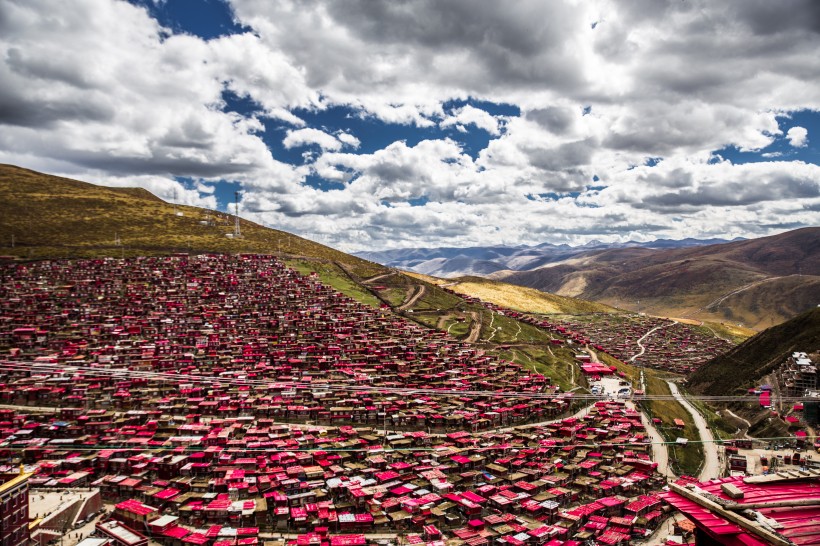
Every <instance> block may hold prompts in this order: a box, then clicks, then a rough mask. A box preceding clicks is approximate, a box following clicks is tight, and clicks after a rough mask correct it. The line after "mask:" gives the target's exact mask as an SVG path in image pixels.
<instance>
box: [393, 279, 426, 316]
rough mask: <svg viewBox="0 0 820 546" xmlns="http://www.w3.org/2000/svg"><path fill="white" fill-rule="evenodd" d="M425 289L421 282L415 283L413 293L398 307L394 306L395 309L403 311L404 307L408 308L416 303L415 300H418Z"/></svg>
mask: <svg viewBox="0 0 820 546" xmlns="http://www.w3.org/2000/svg"><path fill="white" fill-rule="evenodd" d="M426 291H427V287H426V286H424V285H423V284H419V285H416V289H415V292H414V293H413V295H412V296H410V298H409V299H408V300H407V301H405V302H404V303H403V304H401V305H400V306H399V307H396V310H397V311H404V310H406V309H410V308H411V307H413V306H414V305H416V302H417V301H419V298H421V297H422V296H423V295H424V293H425V292H426Z"/></svg>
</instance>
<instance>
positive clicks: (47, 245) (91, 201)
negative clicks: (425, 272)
mask: <svg viewBox="0 0 820 546" xmlns="http://www.w3.org/2000/svg"><path fill="white" fill-rule="evenodd" d="M234 219H235V217H234V216H232V215H229V214H225V213H222V212H216V211H211V210H207V209H202V208H197V207H189V206H184V205H176V206H174V205H173V204H171V203H166V202H165V201H163V200H162V199H160V198H158V197H156V196H155V195H153V194H151V193H150V192H148V191H146V190H144V189H141V188H111V187H106V186H98V185H95V184H89V183H87V182H80V181H78V180H71V179H68V178H61V177H58V176H51V175H48V174H42V173H38V172H35V171H31V170H28V169H22V168H20V167H15V166H12V165H0V254H4V255H11V256H17V257H20V258H26V259H28V258H31V259H38V258H66V257H98V256H135V255H151V254H168V253H169V252H191V253H203V252H205V253H207V252H224V253H235V252H263V253H281V254H289V255H296V256H309V257H313V258H321V259H325V260H329V261H334V262H339V263H342V264H344V265H345V266H346V267H347V268H349V269H351V270H353V271H355V272H356V274H358V275H359V276H362V277H367V276H371V275H375V274H378V273H380V272H382V271H384V270H385V268H384V267H383V266H380V265H377V264H374V263H372V262H368V261H366V260H363V259H361V258H357V257H355V256H351V255H349V254H345V253H343V252H339V251H338V250H334V249H332V248H329V247H326V246H324V245H320V244H318V243H314V242H312V241H308V240H307V239H303V238H301V237H297V236H296V235H293V234H290V233H285V232H283V231H279V230H275V229H269V228H266V227H263V226H260V225H259V224H256V223H254V222H251V221H249V220H244V219H241V220H240V226H241V230H242V238H240V239H233V238H230V237H228V236H227V234H229V233H230V234H232V232H233V227H234ZM12 244H13V246H12Z"/></svg>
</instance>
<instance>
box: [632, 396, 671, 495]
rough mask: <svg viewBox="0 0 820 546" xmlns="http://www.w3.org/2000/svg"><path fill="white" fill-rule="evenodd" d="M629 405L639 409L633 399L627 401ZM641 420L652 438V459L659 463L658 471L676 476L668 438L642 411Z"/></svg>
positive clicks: (669, 475) (668, 475) (665, 474)
mask: <svg viewBox="0 0 820 546" xmlns="http://www.w3.org/2000/svg"><path fill="white" fill-rule="evenodd" d="M627 406H629V407H630V408H632V409H637V408H636V407H635V404H634V403H633V402H632V401H629V402H627ZM641 421H642V422H643V426H644V428H646V432H647V433H649V436H650V438H652V460H653V461H655V462H656V463H658V472H659V473H660V474H663V475H664V476H667V477H669V478H672V479H674V478H676V477H677V476H676V475H675V473H674V472H672V469H671V468H670V467H669V448H668V447H667V445H666V440H664V438H663V436H661V433H660V432H658V429H656V428H655V425H653V424H652V421H651V420H650V419H649V418H648V417H647V416H646V414H645V413H644V412H642V411H641Z"/></svg>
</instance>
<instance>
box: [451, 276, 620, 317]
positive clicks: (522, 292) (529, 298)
mask: <svg viewBox="0 0 820 546" xmlns="http://www.w3.org/2000/svg"><path fill="white" fill-rule="evenodd" d="M452 282H454V281H445V282H444V283H442V282H441V280H440V279H439V282H438V284H447V283H452ZM449 288H450V289H451V290H453V291H455V292H458V293H459V294H465V295H468V296H474V297H477V298H480V299H481V300H483V301H487V302H490V303H494V304H496V305H500V306H502V307H507V308H509V309H514V310H516V311H521V312H524V313H537V314H547V315H555V314H571V315H577V314H585V313H618V312H619V311H618V310H617V309H614V308H612V307H609V306H608V305H603V304H600V303H594V302H589V301H584V300H577V299H574V298H568V297H564V296H556V295H555V294H549V293H547V292H541V291H540V290H535V289H534V288H526V287H523V286H516V285H514V284H507V283H504V282H499V281H492V280H488V279H481V278H478V277H462V278H460V279H457V283H456V284H453V285H452V286H449Z"/></svg>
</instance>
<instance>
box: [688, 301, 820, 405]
mask: <svg viewBox="0 0 820 546" xmlns="http://www.w3.org/2000/svg"><path fill="white" fill-rule="evenodd" d="M818 349H820V308H814V309H812V310H811V311H807V312H805V313H803V314H802V315H799V316H797V317H795V318H793V319H792V320H789V321H787V322H784V323H783V324H779V325H777V326H774V327H772V328H769V329H768V330H765V331H763V332H761V333H759V334H758V335H756V336H754V337H752V338H750V339H748V340H747V341H745V342H744V343H742V344H741V345H738V346H737V347H735V348H734V349H732V350H731V351H729V352H728V353H726V354H724V355H722V356H719V357H717V358H715V359H713V360H712V361H710V362H708V363H706V364H705V365H704V366H703V367H701V368H700V369H699V370H698V371H696V372H695V373H694V374H692V376H691V377H690V378H689V382H688V388H689V390H690V391H692V392H694V393H697V394H707V395H729V394H733V393H739V392H743V391H745V389H747V388H749V387H751V386H753V385H754V384H755V383H756V382H757V381H759V380H760V379H761V378H762V377H763V376H764V375H766V374H767V373H769V372H771V371H772V370H773V369H774V368H775V367H777V366H778V365H779V364H780V363H782V362H783V361H784V360H785V359H786V357H787V356H788V355H790V354H791V353H792V352H794V351H805V352H809V353H810V352H815V351H817V350H818Z"/></svg>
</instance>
